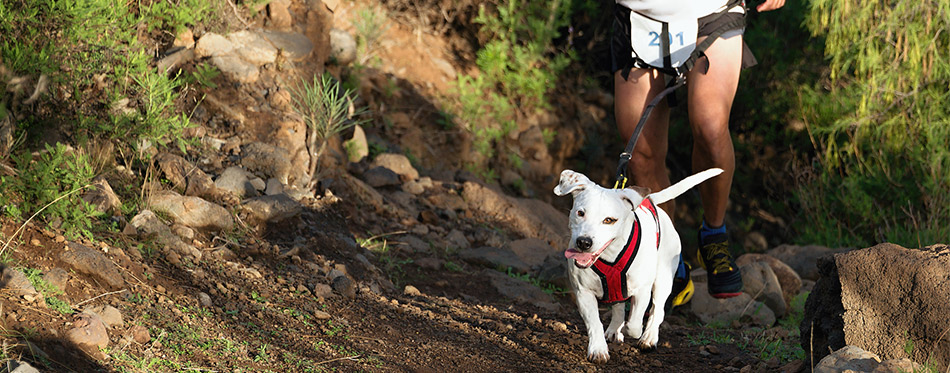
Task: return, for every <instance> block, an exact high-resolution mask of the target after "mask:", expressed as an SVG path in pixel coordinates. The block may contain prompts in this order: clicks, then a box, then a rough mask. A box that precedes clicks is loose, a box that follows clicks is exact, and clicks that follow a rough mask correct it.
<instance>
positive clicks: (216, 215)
mask: <svg viewBox="0 0 950 373" xmlns="http://www.w3.org/2000/svg"><path fill="white" fill-rule="evenodd" d="M149 208H151V209H152V210H155V211H160V212H163V213H165V214H166V215H167V216H168V217H169V218H171V219H172V221H174V222H175V223H178V224H182V225H185V226H188V227H192V228H195V229H198V230H206V231H228V230H230V229H231V228H232V227H234V218H233V217H231V213H229V212H228V210H227V209H225V208H224V207H221V206H218V205H216V204H214V203H211V202H208V201H205V200H204V199H201V198H199V197H191V196H182V195H179V194H178V193H175V192H172V191H164V192H158V193H155V194H153V195H152V198H151V199H150V200H149Z"/></svg>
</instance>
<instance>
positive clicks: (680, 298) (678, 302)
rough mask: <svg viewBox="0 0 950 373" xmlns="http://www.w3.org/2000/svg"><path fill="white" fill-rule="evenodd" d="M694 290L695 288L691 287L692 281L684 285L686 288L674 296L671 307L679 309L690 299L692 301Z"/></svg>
mask: <svg viewBox="0 0 950 373" xmlns="http://www.w3.org/2000/svg"><path fill="white" fill-rule="evenodd" d="M695 290H696V287H695V286H693V280H692V279H690V280H689V282H687V283H686V287H685V288H683V290H680V292H679V294H676V297H674V298H673V307H679V306H682V305H684V304H686V303H689V301H690V299H693V292H694V291H695Z"/></svg>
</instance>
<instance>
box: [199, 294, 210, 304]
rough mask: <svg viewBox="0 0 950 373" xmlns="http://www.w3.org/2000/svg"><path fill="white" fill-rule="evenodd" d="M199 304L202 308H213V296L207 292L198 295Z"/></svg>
mask: <svg viewBox="0 0 950 373" xmlns="http://www.w3.org/2000/svg"><path fill="white" fill-rule="evenodd" d="M198 303H199V304H201V306H202V307H205V308H211V296H210V295H208V294H207V293H205V292H200V293H198Z"/></svg>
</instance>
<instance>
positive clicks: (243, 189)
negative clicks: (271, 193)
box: [214, 166, 257, 198]
mask: <svg viewBox="0 0 950 373" xmlns="http://www.w3.org/2000/svg"><path fill="white" fill-rule="evenodd" d="M253 176H254V175H253V174H251V173H249V172H247V171H245V170H244V169H243V168H241V167H238V166H231V167H228V168H226V169H224V172H222V173H221V175H218V178H217V179H214V186H215V187H217V188H218V189H221V190H226V191H228V192H231V193H234V195H236V196H238V198H244V197H245V196H248V197H255V196H257V190H256V189H254V185H252V184H251V181H250V178H251V177H253Z"/></svg>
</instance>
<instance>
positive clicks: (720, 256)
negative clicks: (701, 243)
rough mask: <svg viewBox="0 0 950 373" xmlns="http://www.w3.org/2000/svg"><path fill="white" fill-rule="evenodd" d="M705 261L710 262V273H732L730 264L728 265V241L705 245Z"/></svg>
mask: <svg viewBox="0 0 950 373" xmlns="http://www.w3.org/2000/svg"><path fill="white" fill-rule="evenodd" d="M704 249H705V251H706V258H707V261H710V262H712V267H713V270H712V273H713V274H714V275H715V274H719V273H720V272H730V271H732V270H733V269H732V264H731V263H729V262H730V260H729V241H723V242H713V243H709V244H707V245H705V247H704Z"/></svg>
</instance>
